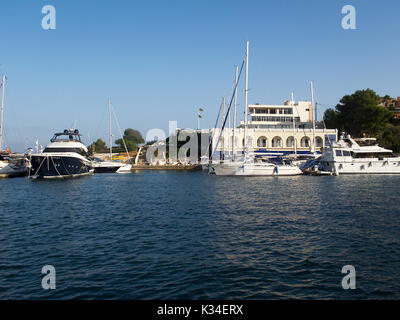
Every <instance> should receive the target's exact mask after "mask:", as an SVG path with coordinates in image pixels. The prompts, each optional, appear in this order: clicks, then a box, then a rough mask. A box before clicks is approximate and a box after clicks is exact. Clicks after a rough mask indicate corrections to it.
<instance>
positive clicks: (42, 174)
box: [30, 155, 94, 178]
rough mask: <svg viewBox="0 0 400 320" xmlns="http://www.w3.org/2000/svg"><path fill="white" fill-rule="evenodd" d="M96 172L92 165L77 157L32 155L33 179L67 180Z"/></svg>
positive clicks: (31, 173)
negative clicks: (67, 178)
mask: <svg viewBox="0 0 400 320" xmlns="http://www.w3.org/2000/svg"><path fill="white" fill-rule="evenodd" d="M93 172H94V168H93V165H92V163H91V162H90V161H89V160H87V159H85V158H83V157H81V156H79V155H77V156H73V155H69V156H67V155H32V157H31V171H30V176H31V177H33V178H66V177H78V176H84V175H88V174H91V173H93Z"/></svg>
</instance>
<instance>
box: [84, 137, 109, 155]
mask: <svg viewBox="0 0 400 320" xmlns="http://www.w3.org/2000/svg"><path fill="white" fill-rule="evenodd" d="M88 150H89V152H90V153H93V152H98V153H104V152H107V146H106V143H105V142H104V141H103V140H101V139H97V141H96V142H93V143H92V144H91V145H90V146H89V147H88Z"/></svg>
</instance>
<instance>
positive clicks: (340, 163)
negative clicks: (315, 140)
mask: <svg viewBox="0 0 400 320" xmlns="http://www.w3.org/2000/svg"><path fill="white" fill-rule="evenodd" d="M319 169H321V170H322V171H327V172H331V173H332V174H336V175H339V174H349V173H353V174H354V173H359V174H360V173H361V174H365V173H400V156H398V155H395V154H394V153H393V151H392V150H389V149H385V148H382V147H380V146H378V145H377V143H376V139H375V138H361V139H353V138H351V136H350V135H347V137H346V138H345V137H343V136H341V137H340V139H339V141H338V142H337V143H334V144H332V145H331V146H330V147H328V148H327V149H325V151H324V152H323V154H322V156H321V158H320V159H319Z"/></svg>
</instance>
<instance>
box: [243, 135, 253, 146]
mask: <svg viewBox="0 0 400 320" xmlns="http://www.w3.org/2000/svg"><path fill="white" fill-rule="evenodd" d="M246 143H247V147H252V146H253V138H252V137H249V136H247V141H246ZM242 146H243V147H245V145H244V139H243V140H242Z"/></svg>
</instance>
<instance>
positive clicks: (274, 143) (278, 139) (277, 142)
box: [272, 137, 282, 148]
mask: <svg viewBox="0 0 400 320" xmlns="http://www.w3.org/2000/svg"><path fill="white" fill-rule="evenodd" d="M272 147H273V148H282V138H281V137H274V138H273V139H272Z"/></svg>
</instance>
